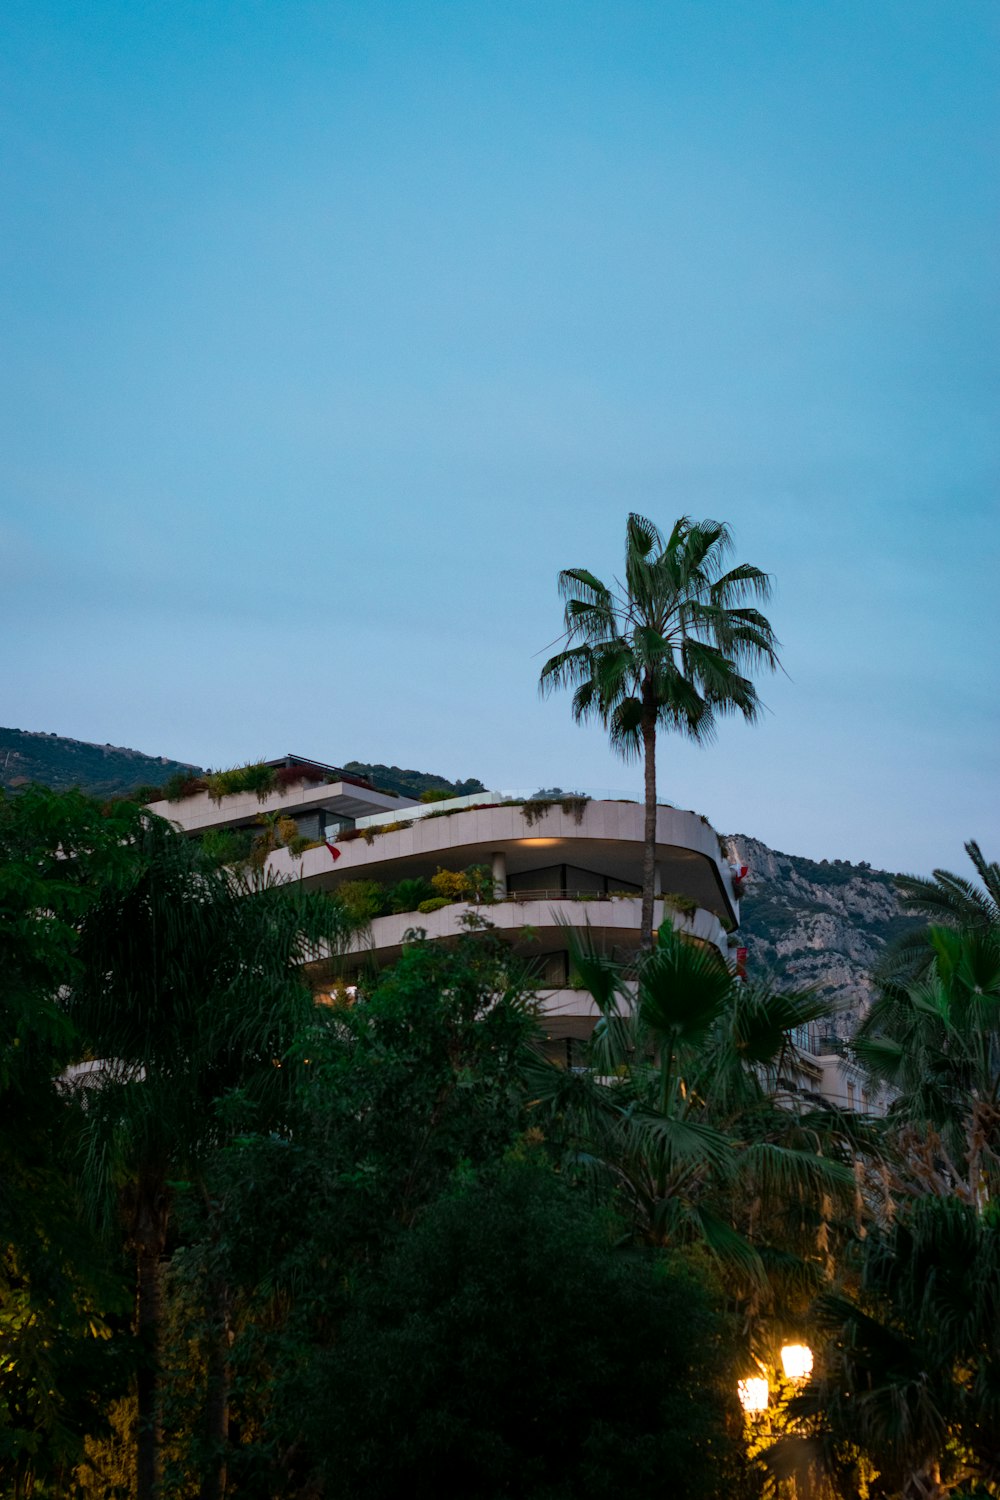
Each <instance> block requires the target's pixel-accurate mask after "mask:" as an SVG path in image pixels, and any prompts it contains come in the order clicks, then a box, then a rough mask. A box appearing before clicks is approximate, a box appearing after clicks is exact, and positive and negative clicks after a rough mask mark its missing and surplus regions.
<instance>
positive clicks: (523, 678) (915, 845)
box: [0, 0, 1000, 870]
mask: <svg viewBox="0 0 1000 1500" xmlns="http://www.w3.org/2000/svg"><path fill="white" fill-rule="evenodd" d="M0 42H2V45H0V143H2V144H0V171H2V177H3V182H2V195H0V204H2V209H0V212H2V215H3V221H4V222H3V227H2V233H0V326H2V329H3V335H2V343H3V349H4V358H3V360H2V362H0V380H2V383H3V388H2V393H0V394H2V399H0V424H2V442H0V562H2V568H3V589H2V604H0V624H2V637H0V638H2V641H3V646H2V656H3V681H4V689H5V691H4V705H3V709H2V713H0V718H2V720H3V722H5V723H7V724H10V725H14V726H16V727H19V728H26V729H43V730H54V731H57V732H59V733H62V734H69V735H73V736H76V737H78V738H81V739H87V740H96V741H99V742H104V741H109V742H111V743H114V744H124V745H129V746H132V747H134V748H137V749H143V750H146V751H148V752H150V753H154V754H167V755H170V756H176V757H179V758H182V759H189V760H193V761H197V762H200V763H202V764H209V765H213V766H219V765H227V764H233V763H235V762H237V761H240V760H243V759H247V758H250V757H254V756H257V755H264V754H266V755H274V754H280V753H282V752H284V751H286V750H294V751H297V752H299V753H304V754H313V755H316V756H318V757H320V758H323V759H329V760H334V761H336V760H344V759H349V758H359V759H365V760H367V759H372V760H389V761H394V762H397V763H400V764H404V765H410V766H417V767H421V768H425V769H435V770H438V771H440V772H443V773H444V774H447V775H451V776H469V775H478V776H480V777H482V778H483V780H485V781H486V782H487V783H489V784H494V785H503V786H527V787H531V786H537V785H551V784H553V783H555V782H558V783H559V784H561V785H564V786H593V787H606V788H612V789H621V790H623V791H628V790H630V789H632V788H636V787H638V785H639V776H638V772H637V771H636V769H635V768H633V767H627V766H624V765H623V764H622V763H621V762H619V761H617V760H615V758H614V757H613V756H612V755H611V753H610V751H609V750H608V749H607V747H606V745H605V743H604V740H603V738H602V734H601V732H600V730H599V729H597V728H579V727H576V726H574V725H573V724H572V722H571V720H570V715H569V708H568V703H567V702H566V701H564V700H560V699H558V698H557V699H553V700H549V701H546V702H541V701H540V700H539V699H538V697H537V693H536V686H535V684H536V680H537V673H538V669H539V666H540V664H541V662H542V661H543V660H544V655H545V648H546V646H547V645H548V644H549V642H550V641H551V640H552V639H553V637H554V636H555V635H556V633H557V630H558V624H559V604H558V600H557V595H556V587H555V580H556V574H557V573H558V570H559V569H560V568H562V567H566V566H572V565H578V564H582V565H585V566H588V567H591V568H592V569H593V570H594V571H596V572H598V573H605V574H611V573H612V572H613V571H614V570H615V568H616V567H617V566H618V563H619V559H620V556H621V553H622V546H623V534H624V522H625V517H626V515H627V513H628V511H629V510H633V509H634V510H638V511H640V512H643V513H645V514H648V515H650V516H652V517H653V518H654V519H656V520H658V521H659V522H660V523H661V524H662V525H664V526H665V527H667V526H669V524H670V523H671V521H672V520H673V519H674V517H676V516H677V515H680V514H683V513H690V514H694V515H699V516H701V515H708V516H719V517H721V518H723V519H725V520H727V521H729V523H730V524H731V526H732V527H733V530H734V532H735V534H736V542H737V551H738V554H739V556H740V557H741V558H743V559H745V560H749V561H752V562H754V563H756V564H758V565H759V566H761V567H764V568H767V569H768V570H769V571H770V572H772V573H773V575H774V577H775V584H776V588H775V597H774V601H773V607H772V609H771V616H772V619H773V621H774V623H775V626H776V628H777V630H778V633H779V635H780V636H781V639H782V641H783V643H784V652H783V660H784V664H785V668H786V671H787V676H781V677H778V678H775V679H771V680H769V681H768V682H766V683H765V684H764V685H763V692H764V697H765V700H766V702H767V704H768V706H769V709H770V713H769V715H768V717H767V719H766V721H765V723H764V724H763V725H761V726H759V727H757V728H755V729H752V730H751V729H747V728H746V727H744V726H743V725H741V724H738V723H731V724H728V725H727V726H725V727H724V728H723V730H722V733H721V735H720V737H719V740H718V742H717V743H716V744H715V745H714V746H713V747H711V748H709V749H705V750H701V749H695V748H693V747H690V746H688V745H685V744H683V743H679V742H677V741H674V740H670V739H666V740H665V741H664V743H663V745H662V749H661V753H660V757H659V774H660V786H661V790H662V793H663V795H664V796H665V797H667V798H669V799H670V800H672V801H675V802H676V803H677V804H678V805H680V806H692V807H695V808H697V809H698V810H700V811H704V812H705V813H706V814H707V815H708V816H709V817H710V818H711V819H712V820H713V822H714V823H715V824H716V826H717V827H719V828H720V829H723V830H726V831H742V832H746V833H751V834H755V835H757V836H758V837H761V838H763V839H765V840H766V841H767V842H769V843H771V844H773V845H775V846H777V847H779V848H783V849H786V850H788V851H790V852H794V853H803V854H808V855H812V856H814V857H817V858H819V857H824V856H826V857H830V858H833V857H842V858H852V859H868V860H870V861H872V862H873V863H875V864H879V865H884V866H887V867H889V868H893V869H899V868H902V869H916V870H926V869H929V868H931V867H933V866H935V865H944V866H947V867H951V868H955V867H961V865H962V863H963V860H964V856H963V855H962V850H961V846H962V842H963V841H964V840H965V839H966V838H969V837H978V838H979V840H980V841H981V843H982V844H983V846H984V848H985V849H986V850H987V852H989V853H991V854H992V855H993V857H996V856H997V854H998V852H1000V798H998V796H997V789H996V772H997V741H998V728H1000V724H998V717H1000V713H998V700H997V678H998V671H997V668H998V645H997V641H998V631H997V610H996V580H997V565H998V559H1000V503H998V486H997V479H998V467H1000V465H998V456H1000V454H998V448H1000V444H998V438H997V415H998V384H1000V382H998V378H997V377H998V359H997V351H998V347H1000V345H998V331H1000V330H998V326H997V325H998V317H997V311H998V307H997V304H998V277H997V259H998V257H997V248H998V215H997V207H998V203H997V199H998V187H997V180H998V174H997V172H996V160H997V145H998V139H997V137H998V124H1000V91H998V81H1000V79H998V75H1000V64H998V58H1000V49H998V42H1000V11H998V9H997V7H996V5H995V4H994V3H993V0H987V3H978V0H961V3H960V4H957V5H956V4H953V3H947V0H938V3H926V0H905V3H894V0H879V3H878V4H875V5H873V4H871V3H870V0H863V3H862V0H857V3H852V0H839V3H838V4H836V5H831V4H829V3H827V0H783V3H777V0H755V3H754V4H753V5H747V4H745V3H743V0H730V3H723V0H691V3H676V0H658V3H615V4H610V3H606V4H590V3H587V0H572V3H569V0H567V3H547V0H532V3H518V0H509V3H503V4H501V3H486V0H478V3H471V0H466V3H463V0H453V3H447V0H419V3H405V0H399V3H391V0H390V3H377V0H367V3H340V0H328V3H325V4H320V3H306V0H280V3H279V0H271V3H263V0H243V3H239V4H237V3H223V0H213V3H211V4H208V5H206V4H203V3H183V0H170V3H166V0H164V3H160V4H152V3H150V4H145V3H137V0H129V3H127V4H126V3H120V4H112V3H107V0H85V3H80V4H72V3H62V4H56V3H48V0H28V3H18V0H7V4H6V5H5V6H4V8H3V13H2V18H0Z"/></svg>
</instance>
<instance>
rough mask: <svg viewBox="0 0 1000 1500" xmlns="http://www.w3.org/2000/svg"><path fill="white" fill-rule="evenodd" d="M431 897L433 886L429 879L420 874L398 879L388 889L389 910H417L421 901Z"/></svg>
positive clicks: (432, 895)
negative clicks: (410, 877)
mask: <svg viewBox="0 0 1000 1500" xmlns="http://www.w3.org/2000/svg"><path fill="white" fill-rule="evenodd" d="M433 897H434V887H433V886H432V885H431V883H430V881H429V880H424V879H423V878H422V877H420V876H416V877H414V878H413V879H409V880H400V881H399V882H398V884H396V885H394V886H391V887H390V889H389V893H388V902H389V910H390V911H391V912H404V911H419V910H420V903H421V901H429V900H431V899H432V898H433Z"/></svg>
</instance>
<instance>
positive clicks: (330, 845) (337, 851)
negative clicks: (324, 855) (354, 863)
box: [326, 843, 340, 860]
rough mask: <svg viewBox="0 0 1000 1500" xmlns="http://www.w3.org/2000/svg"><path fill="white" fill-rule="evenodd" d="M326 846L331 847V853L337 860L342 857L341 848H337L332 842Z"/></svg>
mask: <svg viewBox="0 0 1000 1500" xmlns="http://www.w3.org/2000/svg"><path fill="white" fill-rule="evenodd" d="M326 847H327V848H328V849H329V851H330V853H331V855H332V856H333V858H334V859H335V860H337V859H339V858H340V850H339V849H335V848H334V846H333V845H332V844H331V843H327V846H326Z"/></svg>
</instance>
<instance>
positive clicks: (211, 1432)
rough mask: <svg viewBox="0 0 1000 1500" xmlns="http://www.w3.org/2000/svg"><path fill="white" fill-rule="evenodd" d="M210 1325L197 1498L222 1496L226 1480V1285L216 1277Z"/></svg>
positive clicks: (219, 1499)
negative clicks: (202, 1467)
mask: <svg viewBox="0 0 1000 1500" xmlns="http://www.w3.org/2000/svg"><path fill="white" fill-rule="evenodd" d="M211 1298H212V1313H213V1318H212V1329H211V1332H210V1334H209V1338H210V1343H209V1348H208V1372H207V1382H206V1392H205V1437H206V1449H207V1458H206V1468H205V1473H204V1475H203V1477H202V1481H201V1485H200V1487H199V1490H198V1496H199V1500H223V1496H224V1495H225V1493H226V1484H227V1479H228V1475H227V1462H226V1456H227V1449H228V1446H229V1385H230V1369H229V1301H230V1299H229V1288H228V1286H227V1285H226V1283H225V1282H224V1281H222V1280H221V1279H220V1280H216V1281H215V1282H213V1285H212V1288H211Z"/></svg>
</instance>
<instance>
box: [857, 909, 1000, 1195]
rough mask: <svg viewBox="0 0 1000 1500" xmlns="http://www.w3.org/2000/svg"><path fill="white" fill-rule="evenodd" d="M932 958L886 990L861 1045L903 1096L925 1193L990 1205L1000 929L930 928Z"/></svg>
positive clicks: (997, 1176) (904, 1121) (996, 1142)
mask: <svg viewBox="0 0 1000 1500" xmlns="http://www.w3.org/2000/svg"><path fill="white" fill-rule="evenodd" d="M928 951H929V952H930V955H931V963H930V965H929V967H928V968H926V969H925V971H924V972H923V973H922V974H920V975H918V976H917V977H916V978H911V979H910V980H909V982H906V983H903V982H896V983H890V984H886V985H884V986H883V989H882V993H881V994H880V995H879V997H878V999H877V1000H876V1001H875V1003H874V1005H873V1006H872V1008H871V1010H870V1011H869V1012H868V1015H867V1016H866V1017H865V1019H864V1020H863V1022H862V1023H861V1026H860V1027H859V1029H858V1033H857V1036H856V1037H855V1041H854V1050H855V1052H856V1054H857V1056H858V1058H859V1059H860V1060H861V1062H862V1064H863V1065H864V1066H865V1067H867V1068H868V1070H869V1071H870V1072H871V1073H872V1075H873V1076H874V1077H876V1078H877V1079H878V1080H879V1081H880V1082H882V1083H885V1084H888V1085H889V1087H890V1088H891V1089H892V1090H893V1091H894V1092H895V1094H896V1096H897V1097H896V1099H895V1101H894V1103H893V1105H892V1107H891V1110H890V1119H891V1120H893V1121H895V1122H896V1123H897V1124H898V1125H899V1126H900V1127H901V1128H902V1130H903V1131H904V1132H905V1133H906V1138H905V1142H904V1145H905V1149H904V1152H903V1162H904V1164H905V1169H906V1170H907V1172H908V1173H909V1174H910V1175H911V1177H915V1178H916V1179H918V1180H919V1182H920V1186H921V1190H922V1191H924V1192H926V1191H928V1190H930V1191H933V1192H935V1193H938V1194H941V1195H951V1194H955V1195H957V1196H958V1197H960V1198H962V1199H963V1200H964V1201H965V1202H967V1203H970V1204H972V1205H974V1206H975V1207H976V1208H977V1209H982V1208H983V1207H984V1205H985V1203H986V1202H987V1200H988V1199H989V1198H990V1197H991V1196H995V1194H996V1191H997V1190H998V1188H1000V927H995V926H994V927H990V926H988V925H985V924H983V925H980V926H979V927H978V928H974V929H972V930H968V929H966V930H960V929H956V928H954V927H944V926H931V927H930V928H929V929H928Z"/></svg>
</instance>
